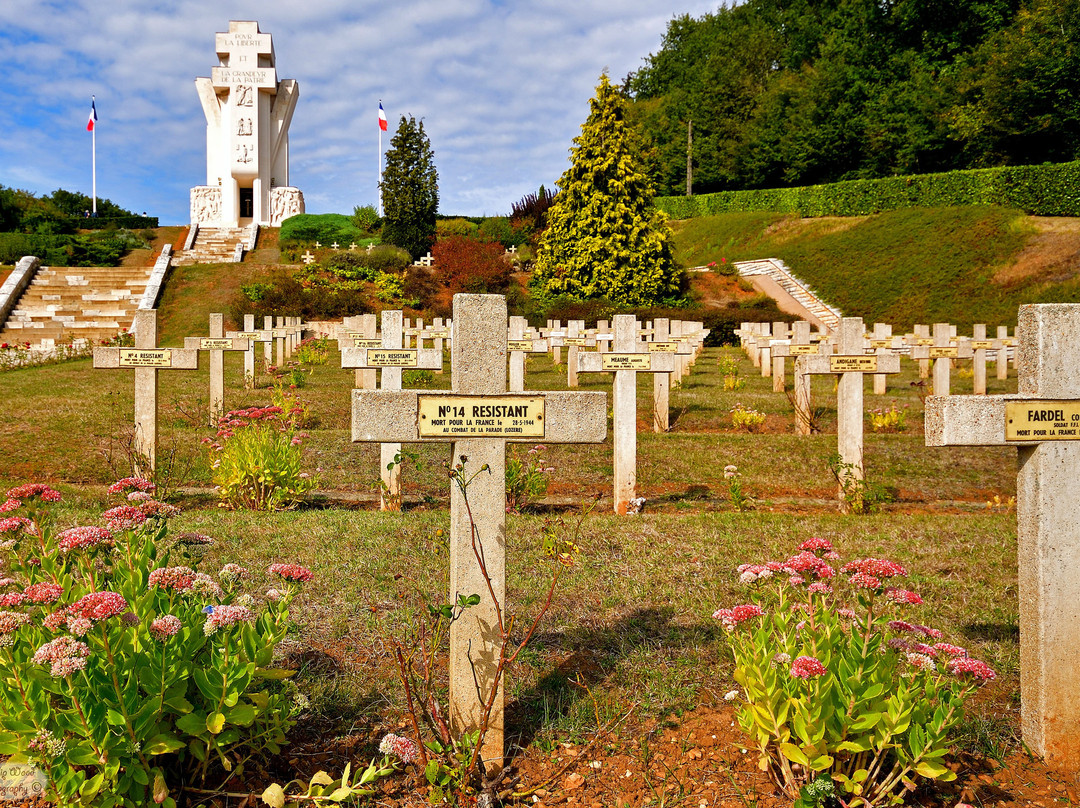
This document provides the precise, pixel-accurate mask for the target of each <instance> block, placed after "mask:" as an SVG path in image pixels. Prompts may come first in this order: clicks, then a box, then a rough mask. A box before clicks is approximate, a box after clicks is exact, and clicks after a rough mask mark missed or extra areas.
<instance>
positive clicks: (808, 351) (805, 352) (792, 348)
mask: <svg viewBox="0 0 1080 808" xmlns="http://www.w3.org/2000/svg"><path fill="white" fill-rule="evenodd" d="M819 352H820V347H819V346H817V345H789V346H788V354H789V355H790V356H814V355H816V354H817V353H819Z"/></svg>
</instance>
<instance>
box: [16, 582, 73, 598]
mask: <svg viewBox="0 0 1080 808" xmlns="http://www.w3.org/2000/svg"><path fill="white" fill-rule="evenodd" d="M63 593H64V587H62V586H60V584H52V583H48V582H45V583H40V584H31V585H30V586H28V587H26V589H24V590H23V594H24V595H26V599H27V600H29V601H30V602H31V603H55V602H56V601H57V600H59V599H60V595H62V594H63Z"/></svg>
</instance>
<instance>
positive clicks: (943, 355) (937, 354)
mask: <svg viewBox="0 0 1080 808" xmlns="http://www.w3.org/2000/svg"><path fill="white" fill-rule="evenodd" d="M958 355H959V349H958V348H957V347H956V346H955V345H953V346H950V347H948V348H943V347H938V348H931V349H930V358H931V359H956V357H957V356H958Z"/></svg>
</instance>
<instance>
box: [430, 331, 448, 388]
mask: <svg viewBox="0 0 1080 808" xmlns="http://www.w3.org/2000/svg"><path fill="white" fill-rule="evenodd" d="M431 326H432V333H433V335H434V337H435V350H436V351H438V352H439V356H442V352H443V340H444V339H449V338H450V329H449V328H447V326H445V325H444V324H443V318H442V317H436V318H435V319H434V320H432V321H431ZM435 372H436V373H438V374H440V375H441V374H442V372H443V369H442V366H441V365H440V366H439V369H438V370H436V371H435Z"/></svg>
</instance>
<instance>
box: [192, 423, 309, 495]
mask: <svg viewBox="0 0 1080 808" xmlns="http://www.w3.org/2000/svg"><path fill="white" fill-rule="evenodd" d="M284 415H285V414H284V412H283V410H282V408H281V407H274V406H271V407H249V408H247V409H244V410H233V411H232V412H229V413H227V414H226V415H224V416H223V417H222V418H221V420H220V421H219V422H218V432H217V440H211V439H209V438H206V439H204V441H203V443H205V444H206V445H207V446H209V447H210V449H211V451H213V452H214V453H215V457H214V459H213V462H212V464H211V465H212V468H213V474H212V476H213V481H214V483H215V485H217V490H218V497H219V498H220V500H221V505H222V507H225V508H229V509H236V508H251V509H253V510H265V511H274V510H281V509H284V508H289V507H292V506H294V505H295V504H296V503H297V502H299V501H300V499H301V498H302V497H303V496H304V495H305V494H306V493H307V492H308V491H310V490H311V489H312V488H313V487H314V485H315V481H314V480H313V479H312V478H311V476H310V475H309V474H308V473H307V472H304V471H301V467H300V460H301V452H300V444H301V443H302V442H303V439H304V438H305V437H307V436H306V435H305V434H304V433H303V432H297V431H296V429H295V427H294V426H293V423H292V421H291V420H290V419H289V418H288V417H283V416H284Z"/></svg>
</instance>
